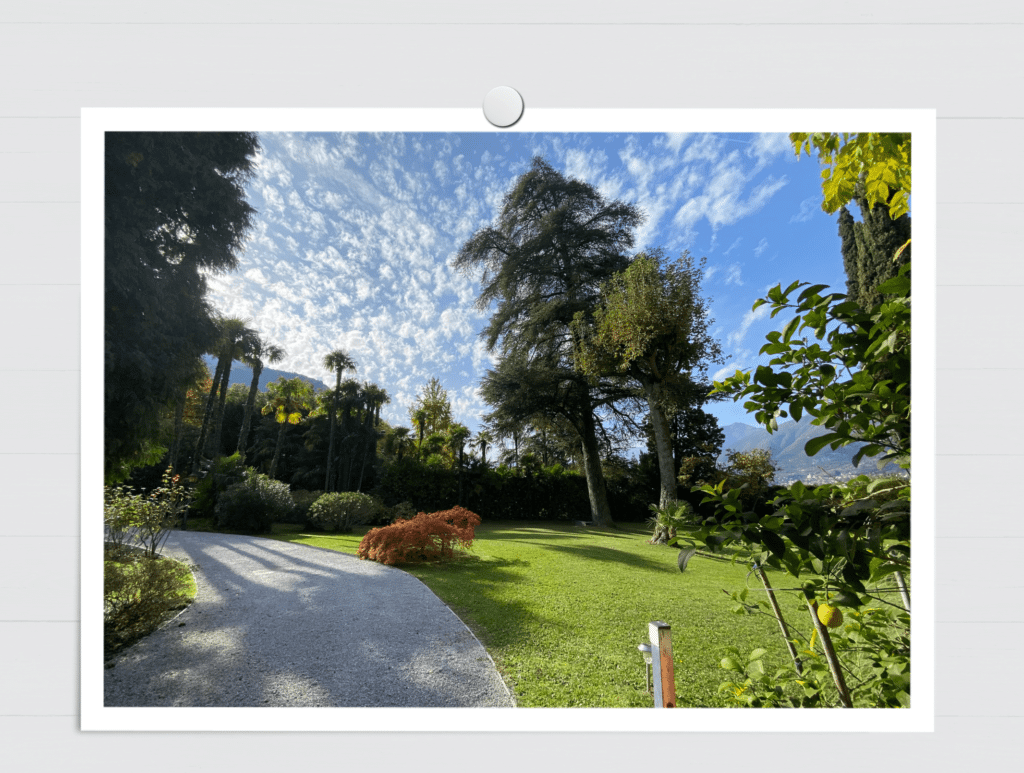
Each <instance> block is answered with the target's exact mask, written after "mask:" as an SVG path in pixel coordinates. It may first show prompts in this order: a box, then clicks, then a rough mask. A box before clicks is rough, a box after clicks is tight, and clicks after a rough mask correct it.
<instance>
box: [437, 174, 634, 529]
mask: <svg viewBox="0 0 1024 773" xmlns="http://www.w3.org/2000/svg"><path fill="white" fill-rule="evenodd" d="M642 221H643V214H642V213H641V212H640V210H639V209H638V208H637V207H636V206H635V205H632V204H626V203H624V202H619V201H611V202H609V201H606V200H605V199H604V197H603V196H601V194H600V193H599V192H598V191H597V190H596V189H595V188H594V187H593V186H592V185H590V184H588V183H586V182H583V181H581V180H575V179H571V178H566V177H565V176H563V175H562V174H561V173H560V172H558V171H556V170H555V169H553V168H552V167H551V165H550V164H548V163H547V162H546V161H544V160H543V159H542V158H539V157H538V158H534V160H533V163H532V165H531V167H530V169H529V170H528V171H527V172H526V173H524V174H523V175H521V176H520V177H519V178H518V179H517V180H516V182H515V184H514V185H513V186H512V188H511V189H510V190H509V192H508V193H506V194H505V198H504V201H503V206H502V210H501V213H500V215H499V216H498V219H497V221H496V222H495V223H494V224H493V225H491V226H488V227H486V228H482V229H480V230H479V231H477V232H476V233H475V234H474V235H473V236H472V237H470V239H469V240H468V241H467V242H466V243H465V244H464V245H463V246H462V248H461V249H460V250H459V253H458V255H457V256H456V258H455V261H454V265H455V267H456V268H457V269H459V270H462V271H464V272H470V271H472V272H476V271H481V270H482V279H481V293H480V296H479V298H478V299H477V306H478V307H479V308H480V309H491V308H492V306H493V307H494V309H493V313H492V316H491V319H490V322H489V324H488V326H487V327H486V328H485V330H484V331H483V333H482V335H483V337H484V339H485V340H486V342H487V347H488V349H489V350H490V351H492V352H493V351H496V350H497V351H500V353H501V359H500V361H499V364H498V365H497V367H496V368H495V369H493V370H492V371H489V372H488V374H487V375H486V376H485V378H484V383H483V387H482V392H483V395H484V399H485V400H486V401H487V402H488V403H489V404H490V405H493V406H495V412H494V413H492V414H491V419H492V420H494V422H495V426H497V427H499V428H500V427H501V426H510V425H511V424H515V423H520V424H521V423H522V422H523V421H524V420H527V419H530V418H533V417H535V416H538V415H540V416H553V415H560V416H563V417H564V418H565V419H566V420H567V421H568V422H569V423H570V424H571V425H572V426H573V427H574V429H575V430H576V431H577V433H578V434H579V437H580V444H581V453H582V457H583V460H584V467H585V471H586V477H587V486H588V492H589V496H590V501H591V513H592V518H593V520H594V521H595V522H596V523H598V524H599V525H607V524H610V523H611V511H610V509H609V507H608V502H607V497H606V493H605V490H604V479H603V475H602V473H601V465H600V458H599V446H598V440H597V431H598V423H599V422H598V418H597V416H596V411H597V410H598V408H599V407H600V406H601V405H602V404H604V405H607V404H609V402H611V401H612V398H611V397H610V396H609V395H608V394H607V393H605V394H604V395H599V394H598V392H599V391H600V385H595V384H591V383H590V381H589V380H588V379H587V377H586V376H584V375H583V374H582V373H579V372H577V371H576V369H575V367H574V359H573V358H574V350H575V348H576V346H575V344H574V340H573V337H574V335H575V333H574V332H573V330H572V328H571V323H572V321H573V317H574V316H575V314H576V313H577V312H587V313H589V312H590V311H592V310H593V308H594V307H595V306H596V303H597V299H598V296H599V287H600V284H601V283H602V282H603V281H605V280H607V279H609V278H610V277H611V276H612V275H613V274H615V272H617V271H621V270H622V269H624V268H625V267H626V265H627V264H628V262H629V260H628V258H627V257H626V251H627V250H628V249H629V248H630V247H632V246H633V231H634V229H635V228H636V227H637V226H638V225H640V223H641V222H642Z"/></svg>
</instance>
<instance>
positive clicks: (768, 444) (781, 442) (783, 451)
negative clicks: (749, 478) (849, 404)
mask: <svg viewBox="0 0 1024 773" xmlns="http://www.w3.org/2000/svg"><path fill="white" fill-rule="evenodd" d="M722 431H723V432H724V433H725V440H724V441H723V442H722V456H720V457H719V461H720V462H724V461H725V452H726V451H751V450H753V449H755V448H766V449H769V450H770V451H771V452H772V456H773V457H774V458H775V461H776V464H777V465H778V466H779V467H781V468H782V469H781V471H780V472H779V473H778V475H777V476H776V483H782V484H786V483H792V482H794V481H797V480H801V481H803V482H804V483H815V484H820V483H826V482H828V481H830V480H832V479H833V477H836V478H839V479H841V480H845V479H847V478H852V477H854V476H855V475H865V474H866V475H873V474H876V473H877V472H878V467H877V466H876V463H875V459H872V458H871V457H863V458H862V459H861V461H860V466H859V467H854V466H853V464H852V463H851V460H852V459H853V457H854V455H855V454H856V453H857V451H858V450H859V449H860V448H861V447H862V446H863V445H864V443H855V444H852V445H848V446H845V447H843V448H839V449H837V450H835V451H833V450H832V449H830V448H829V447H828V446H826V447H825V448H823V449H822V450H821V451H819V452H818V453H817V454H815V455H814V456H807V454H806V453H804V446H805V445H806V444H807V441H809V440H811V439H812V438H816V437H818V436H820V435H824V434H826V433H827V432H828V429H826V428H825V427H818V426H815V425H813V424H811V418H810V417H808V416H804V417H803V418H802V419H801V420H800V421H798V422H797V421H787V422H780V423H779V429H778V431H776V432H773V433H771V434H768V430H766V429H765V428H764V427H751V426H750V425H748V424H741V423H738V422H737V423H735V424H730V425H728V426H727V427H724V428H723V430H722ZM876 458H877V457H876ZM884 472H900V469H899V468H898V467H897V466H896V465H894V464H891V463H890V464H888V465H886V468H885V470H884Z"/></svg>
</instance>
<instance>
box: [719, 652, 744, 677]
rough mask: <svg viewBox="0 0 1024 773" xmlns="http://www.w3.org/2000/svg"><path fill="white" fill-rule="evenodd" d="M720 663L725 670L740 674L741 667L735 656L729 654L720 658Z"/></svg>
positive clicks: (741, 671)
mask: <svg viewBox="0 0 1024 773" xmlns="http://www.w3.org/2000/svg"><path fill="white" fill-rule="evenodd" d="M720 665H721V667H722V668H724V669H725V670H727V671H737V672H739V673H741V674H742V673H743V667H742V666H741V665H740V664H739V663H738V662H737V661H736V658H734V657H732V656H731V655H730V656H729V657H724V658H722V662H721V663H720Z"/></svg>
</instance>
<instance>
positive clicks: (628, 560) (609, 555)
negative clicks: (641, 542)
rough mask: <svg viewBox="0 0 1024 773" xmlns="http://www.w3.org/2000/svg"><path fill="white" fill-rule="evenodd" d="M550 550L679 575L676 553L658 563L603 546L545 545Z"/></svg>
mask: <svg viewBox="0 0 1024 773" xmlns="http://www.w3.org/2000/svg"><path fill="white" fill-rule="evenodd" d="M544 547H546V548H547V549H549V550H555V551H558V552H560V553H566V554H569V555H572V556H575V557H576V558H582V559H585V560H587V561H606V562H609V563H618V564H625V565H626V566H632V567H634V568H637V569H647V570H650V571H654V572H671V573H672V574H678V573H679V569H678V567H677V565H676V554H675V552H674V551H671V552H668V551H667V552H666V553H665V561H664V562H661V561H656V560H654V559H650V558H645V557H643V556H638V555H634V554H633V553H625V552H623V551H621V550H616V549H615V548H608V547H604V546H603V545H545V546H544Z"/></svg>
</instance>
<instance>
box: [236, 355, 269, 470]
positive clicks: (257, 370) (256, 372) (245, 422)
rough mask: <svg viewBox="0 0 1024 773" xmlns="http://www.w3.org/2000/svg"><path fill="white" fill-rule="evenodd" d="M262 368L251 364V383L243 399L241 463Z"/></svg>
mask: <svg viewBox="0 0 1024 773" xmlns="http://www.w3.org/2000/svg"><path fill="white" fill-rule="evenodd" d="M262 372H263V368H262V367H259V366H253V369H252V384H250V385H249V397H248V399H247V400H246V401H245V416H244V417H243V418H242V431H241V432H239V433H238V449H237V450H238V455H239V458H240V459H241V461H242V463H243V464H244V463H245V446H246V443H248V441H249V427H250V425H251V424H252V409H253V406H255V405H256V392H257V391H259V388H260V374H261V373H262Z"/></svg>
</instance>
